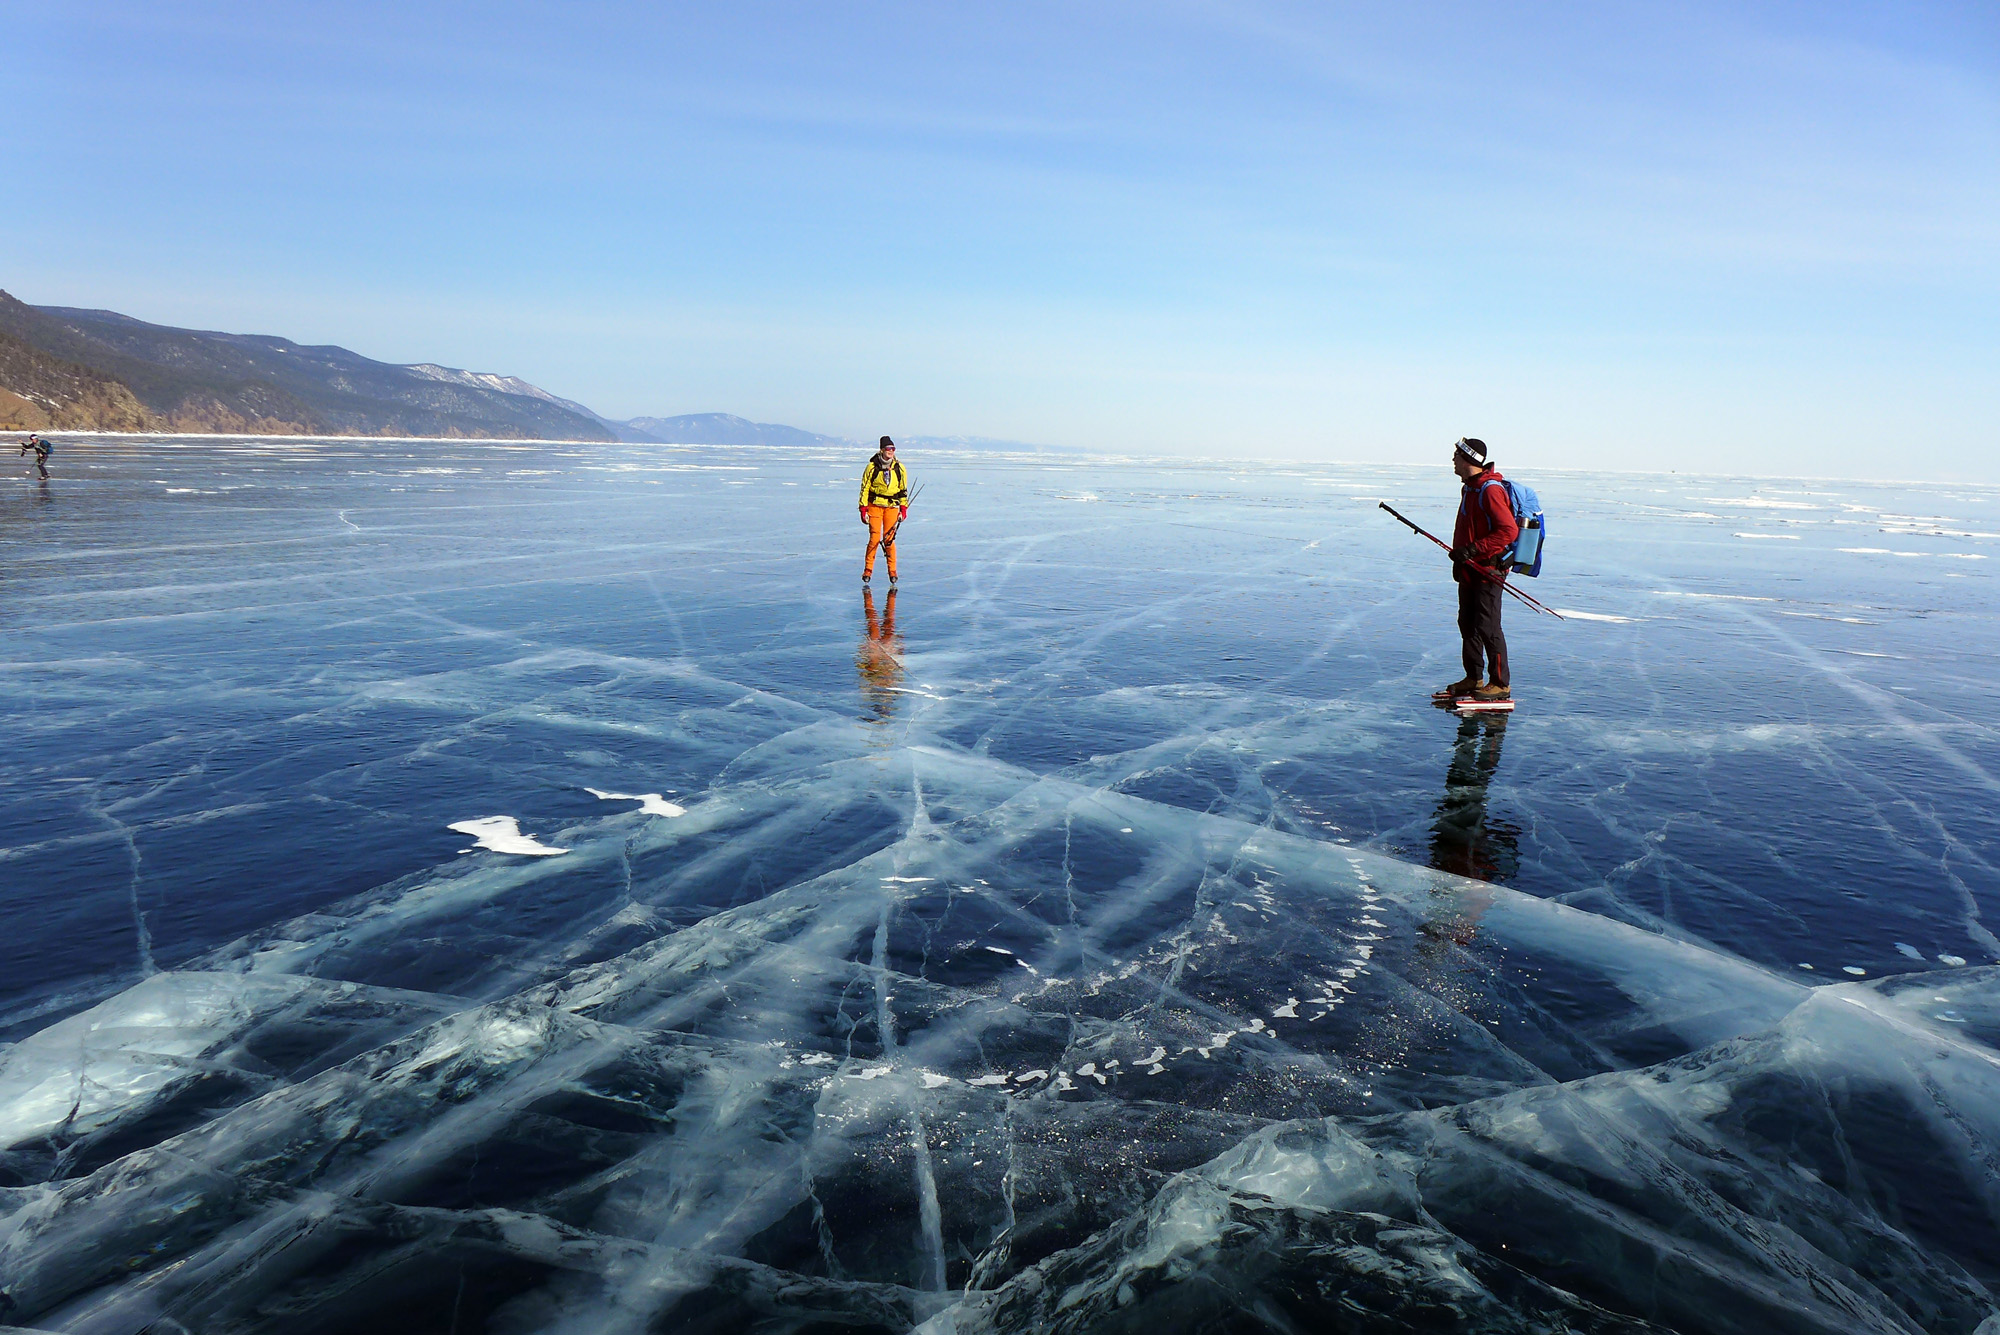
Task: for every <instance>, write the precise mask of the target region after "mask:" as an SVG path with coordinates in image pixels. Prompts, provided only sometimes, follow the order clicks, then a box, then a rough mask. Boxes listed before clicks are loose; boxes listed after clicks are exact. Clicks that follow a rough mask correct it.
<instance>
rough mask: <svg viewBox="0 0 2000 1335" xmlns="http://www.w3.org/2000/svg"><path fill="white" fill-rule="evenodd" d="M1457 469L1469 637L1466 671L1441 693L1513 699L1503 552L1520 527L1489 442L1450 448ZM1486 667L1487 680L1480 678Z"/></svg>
mask: <svg viewBox="0 0 2000 1335" xmlns="http://www.w3.org/2000/svg"><path fill="white" fill-rule="evenodd" d="M1451 467H1452V471H1453V472H1455V473H1457V474H1458V478H1459V481H1460V482H1462V483H1464V484H1465V485H1464V489H1463V490H1462V491H1460V493H1459V498H1458V523H1457V524H1455V525H1454V526H1453V527H1452V530H1451V577H1452V578H1453V579H1454V580H1456V581H1458V633H1459V636H1460V637H1461V638H1462V639H1463V641H1464V659H1465V676H1464V677H1463V678H1462V679H1461V680H1459V681H1455V682H1453V683H1452V684H1451V685H1449V686H1447V687H1445V688H1444V690H1443V691H1440V692H1439V695H1440V696H1441V697H1447V698H1450V699H1458V698H1461V697H1464V696H1470V697H1471V698H1472V699H1474V700H1511V699H1513V698H1514V692H1513V689H1512V687H1511V686H1510V685H1509V681H1508V675H1507V637H1506V636H1505V635H1503V634H1502V633H1501V631H1500V605H1501V603H1502V602H1503V601H1504V598H1503V595H1502V592H1501V590H1502V586H1503V585H1505V584H1506V582H1507V572H1506V571H1505V569H1503V568H1502V567H1501V564H1500V554H1501V553H1502V552H1504V551H1506V550H1507V549H1508V548H1509V547H1511V546H1513V545H1514V540H1515V539H1516V538H1518V537H1519V536H1520V535H1521V526H1520V525H1519V524H1518V523H1516V522H1515V520H1514V506H1513V503H1512V502H1511V501H1509V500H1508V498H1507V488H1506V487H1505V486H1503V485H1501V482H1502V479H1501V477H1500V470H1499V469H1497V468H1495V467H1494V466H1493V461H1492V460H1490V459H1488V458H1487V457H1486V442H1485V441H1483V440H1474V439H1472V438H1471V437H1469V436H1468V437H1465V438H1463V439H1461V440H1460V441H1459V442H1458V443H1457V444H1456V445H1454V446H1452V448H1451ZM1482 671H1484V672H1485V674H1486V680H1485V681H1484V682H1481V681H1480V679H1479V678H1480V673H1481V672H1482Z"/></svg>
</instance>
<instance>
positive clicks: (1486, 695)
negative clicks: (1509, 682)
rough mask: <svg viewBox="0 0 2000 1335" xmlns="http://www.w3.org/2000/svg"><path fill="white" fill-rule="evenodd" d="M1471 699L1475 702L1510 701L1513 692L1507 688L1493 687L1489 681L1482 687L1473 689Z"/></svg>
mask: <svg viewBox="0 0 2000 1335" xmlns="http://www.w3.org/2000/svg"><path fill="white" fill-rule="evenodd" d="M1472 698H1473V699H1475V700H1512V699H1513V698H1514V692H1513V690H1512V689H1510V688H1509V687H1506V686H1495V685H1494V684H1493V683H1492V682H1490V681H1489V682H1487V683H1486V684H1485V685H1484V686H1481V687H1478V688H1477V689H1475V690H1474V691H1473V692H1472Z"/></svg>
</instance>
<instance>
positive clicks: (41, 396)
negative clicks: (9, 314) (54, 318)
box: [0, 334, 158, 431]
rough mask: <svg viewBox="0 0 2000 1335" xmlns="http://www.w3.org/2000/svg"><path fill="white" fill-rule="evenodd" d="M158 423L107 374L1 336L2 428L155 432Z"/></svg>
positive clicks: (3, 335) (28, 344)
mask: <svg viewBox="0 0 2000 1335" xmlns="http://www.w3.org/2000/svg"><path fill="white" fill-rule="evenodd" d="M157 426H158V420H157V419H156V418H155V417H154V416H153V414H151V413H150V412H148V411H146V405H144V404H143V403H140V402H139V400H138V399H136V398H134V397H133V396H132V391H131V390H129V389H127V388H125V386H123V385H121V384H119V383H118V382H117V381H116V380H113V379H112V378H111V377H110V376H108V375H105V374H104V373H103V372H101V371H94V370H92V369H91V368H90V367H88V366H83V365H79V364H78V363H76V362H66V361H64V360H63V359H62V358H60V357H52V356H50V355H49V354H48V353H46V352H43V351H42V350H41V349H40V348H37V347H35V346H34V345H33V344H31V343H24V342H22V341H21V340H20V339H18V338H15V337H13V336H12V335H9V334H0V429H5V430H10V431H51V430H60V429H68V430H71V431H149V430H153V429H156V428H157Z"/></svg>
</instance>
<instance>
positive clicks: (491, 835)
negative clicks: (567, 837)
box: [445, 816, 569, 857]
mask: <svg viewBox="0 0 2000 1335" xmlns="http://www.w3.org/2000/svg"><path fill="white" fill-rule="evenodd" d="M445 828H446V829H448V830H454V831H456V832H457V833H459V834H469V835H471V836H472V837H473V839H474V840H475V841H476V842H477V843H478V845H479V847H481V848H485V849H490V850H492V851H493V852H495V853H521V854H525V855H527V856H531V857H553V856H555V855H556V854H558V853H567V852H569V850H568V849H567V848H551V847H549V846H548V845H547V844H545V843H542V842H541V841H540V840H538V839H536V838H535V837H534V836H533V835H527V834H522V833H521V825H520V822H519V821H517V820H515V819H514V818H513V817H512V816H481V817H480V818H479V819H478V820H460V821H453V822H452V823H451V824H450V825H448V826H446V827H445Z"/></svg>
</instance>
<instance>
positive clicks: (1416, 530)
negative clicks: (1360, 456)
mask: <svg viewBox="0 0 2000 1335" xmlns="http://www.w3.org/2000/svg"><path fill="white" fill-rule="evenodd" d="M1376 504H1377V505H1380V506H1381V507H1382V508H1383V509H1384V510H1387V511H1388V512H1389V513H1390V514H1392V515H1394V516H1395V517H1396V518H1397V519H1400V520H1402V522H1403V523H1404V524H1406V525H1408V526H1409V528H1410V530H1411V531H1412V532H1414V533H1421V534H1423V536H1424V537H1426V538H1429V539H1430V540H1431V541H1432V542H1435V543H1437V545H1438V546H1440V547H1442V548H1444V550H1445V551H1446V552H1447V553H1449V552H1450V551H1451V546H1450V545H1449V544H1448V543H1446V542H1445V541H1444V540H1443V539H1441V538H1439V537H1438V535H1437V534H1435V533H1431V532H1429V531H1427V530H1425V529H1421V528H1418V527H1417V526H1416V525H1415V524H1413V523H1411V522H1410V521H1409V520H1408V519H1404V518H1403V515H1402V513H1401V512H1400V511H1399V510H1397V509H1396V507H1395V506H1393V505H1391V504H1389V502H1387V501H1377V502H1376ZM1465 564H1466V567H1467V568H1468V569H1471V570H1476V571H1478V572H1479V573H1480V574H1481V575H1483V576H1485V577H1486V578H1487V579H1494V580H1498V581H1500V587H1501V588H1503V589H1505V590H1506V591H1507V592H1508V593H1511V594H1513V595H1514V596H1515V597H1516V598H1519V599H1520V600H1521V601H1522V602H1524V603H1526V604H1527V605H1528V606H1530V607H1532V608H1534V609H1535V610H1536V611H1537V612H1547V613H1548V614H1549V615H1550V616H1552V617H1554V618H1555V619H1556V620H1558V621H1565V620H1567V619H1568V618H1566V617H1564V616H1563V614H1562V613H1561V612H1558V611H1556V610H1555V609H1554V608H1549V607H1543V606H1542V605H1541V604H1540V603H1538V602H1536V601H1535V600H1534V599H1533V598H1532V597H1530V596H1529V595H1527V594H1525V593H1522V592H1521V591H1520V590H1519V589H1517V588H1515V587H1514V586H1513V585H1512V584H1509V583H1508V582H1507V577H1506V576H1505V575H1496V574H1493V573H1491V572H1490V571H1488V570H1487V569H1486V568H1485V567H1484V566H1476V565H1473V564H1472V563H1471V562H1470V561H1467V562H1466V563H1465Z"/></svg>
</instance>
